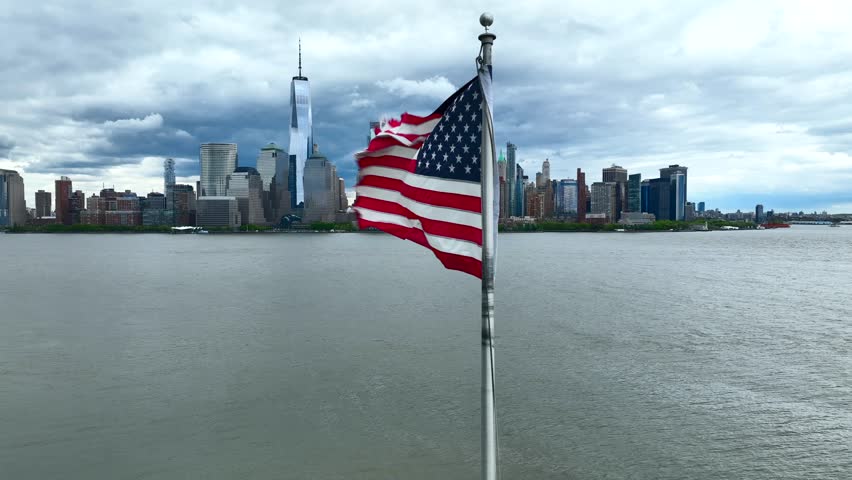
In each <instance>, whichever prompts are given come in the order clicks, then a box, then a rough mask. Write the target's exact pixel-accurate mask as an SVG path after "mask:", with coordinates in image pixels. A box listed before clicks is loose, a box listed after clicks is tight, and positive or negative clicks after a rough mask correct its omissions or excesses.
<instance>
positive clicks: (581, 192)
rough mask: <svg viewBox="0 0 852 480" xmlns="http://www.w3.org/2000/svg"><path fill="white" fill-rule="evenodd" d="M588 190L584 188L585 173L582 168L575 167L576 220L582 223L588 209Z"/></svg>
mask: <svg viewBox="0 0 852 480" xmlns="http://www.w3.org/2000/svg"><path fill="white" fill-rule="evenodd" d="M588 197H589V195H588V192H587V190H586V174H585V173H584V172H583V170H582V169H580V168H578V169H577V222H579V223H583V222H585V221H586V213H587V211H588V208H587V207H588V206H587V200H588Z"/></svg>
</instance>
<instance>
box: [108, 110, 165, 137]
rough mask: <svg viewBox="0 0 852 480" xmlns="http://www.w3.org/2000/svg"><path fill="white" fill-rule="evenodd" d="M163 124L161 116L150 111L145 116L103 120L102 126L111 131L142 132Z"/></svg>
mask: <svg viewBox="0 0 852 480" xmlns="http://www.w3.org/2000/svg"><path fill="white" fill-rule="evenodd" d="M162 126H163V116H162V115H160V114H159V113H152V114H150V115H147V116H145V118H123V119H119V120H114V121H106V122H104V128H105V129H107V130H111V131H125V132H142V131H145V130H155V129H158V128H160V127H162Z"/></svg>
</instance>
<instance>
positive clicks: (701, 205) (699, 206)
mask: <svg viewBox="0 0 852 480" xmlns="http://www.w3.org/2000/svg"><path fill="white" fill-rule="evenodd" d="M698 213H704V202H698Z"/></svg>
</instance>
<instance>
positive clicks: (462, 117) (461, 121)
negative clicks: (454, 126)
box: [459, 113, 464, 123]
mask: <svg viewBox="0 0 852 480" xmlns="http://www.w3.org/2000/svg"><path fill="white" fill-rule="evenodd" d="M459 123H464V115H462V114H461V113H459Z"/></svg>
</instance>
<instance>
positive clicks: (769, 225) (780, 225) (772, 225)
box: [761, 223, 790, 229]
mask: <svg viewBox="0 0 852 480" xmlns="http://www.w3.org/2000/svg"><path fill="white" fill-rule="evenodd" d="M761 226H762V227H763V228H766V229H769V228H790V224H789V223H764V224H762V225H761Z"/></svg>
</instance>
